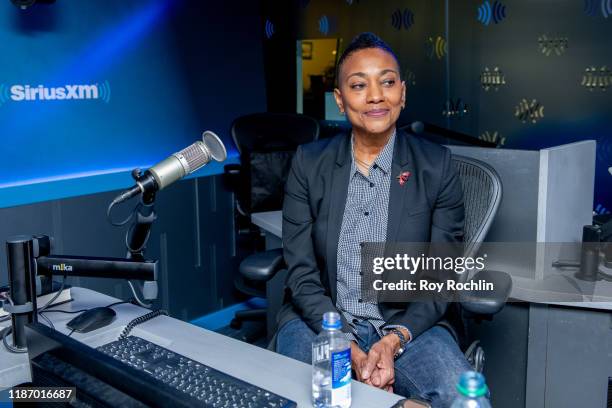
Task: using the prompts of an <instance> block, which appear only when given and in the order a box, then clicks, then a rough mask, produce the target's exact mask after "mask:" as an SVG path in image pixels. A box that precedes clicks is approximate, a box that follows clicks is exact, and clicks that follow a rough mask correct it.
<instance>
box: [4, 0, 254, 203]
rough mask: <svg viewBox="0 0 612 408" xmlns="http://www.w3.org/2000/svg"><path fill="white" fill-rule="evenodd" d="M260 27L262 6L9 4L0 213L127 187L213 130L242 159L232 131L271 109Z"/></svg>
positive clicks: (175, 0) (123, 0)
mask: <svg viewBox="0 0 612 408" xmlns="http://www.w3.org/2000/svg"><path fill="white" fill-rule="evenodd" d="M260 26H261V21H260V17H259V9H258V4H257V2H245V3H243V4H241V6H240V8H238V7H235V6H232V5H230V4H226V3H225V2H195V1H179V0H105V1H79V2H72V1H58V2H57V3H56V4H54V5H50V6H46V5H40V6H36V7H32V8H30V9H28V10H25V11H21V10H18V9H17V8H16V7H14V6H13V5H12V4H10V2H2V3H1V4H0V41H1V43H2V44H3V52H2V53H1V55H0V136H1V138H2V144H1V147H0V153H1V157H2V160H1V161H0V207H7V206H13V205H18V204H23V203H28V202H36V201H42V200H48V199H55V198H61V197H68V196H74V195H81V194H88V193H94V192H99V191H105V190H110V189H116V188H122V187H127V186H129V185H130V184H131V183H130V179H129V176H128V174H129V173H128V172H129V170H131V169H133V168H135V167H141V168H147V167H149V166H151V165H152V164H154V163H156V162H157V161H159V160H161V159H163V158H165V157H167V156H168V155H169V154H171V153H173V152H175V151H178V150H180V149H182V148H184V147H186V146H187V145H189V144H191V143H193V142H194V141H195V140H197V139H198V138H200V137H201V134H202V131H204V130H212V131H214V132H216V133H218V134H219V135H220V136H221V137H222V138H223V139H224V140H225V141H226V145H228V147H229V149H228V150H229V153H230V156H236V152H235V150H234V149H233V147H230V146H229V144H230V142H229V127H230V124H231V121H232V120H233V119H234V118H235V117H237V116H239V115H242V114H245V113H251V112H255V111H263V110H265V90H264V77H263V61H262V45H261V30H260ZM245 67H248V69H245ZM41 85H42V87H43V88H46V89H43V90H42V93H43V95H44V97H43V98H44V99H43V98H41V96H40V94H41V91H40V90H39V86H41ZM74 85H85V86H87V88H84V87H81V88H74ZM28 86H29V87H30V89H31V90H32V89H34V90H35V92H36V94H33V95H32V94H31V93H30V94H28V95H26V92H25V89H26V87H28ZM70 88H73V89H74V91H70ZM62 95H69V96H66V97H65V98H63V99H58V97H61V96H62ZM53 97H55V99H52V98H53ZM16 99H17V100H16ZM19 99H21V100H19ZM27 99H31V100H27ZM41 99H42V100H41ZM220 169H221V166H207V167H206V168H204V169H203V171H201V172H200V173H198V175H203V174H211V173H217V172H218V171H219V170H220Z"/></svg>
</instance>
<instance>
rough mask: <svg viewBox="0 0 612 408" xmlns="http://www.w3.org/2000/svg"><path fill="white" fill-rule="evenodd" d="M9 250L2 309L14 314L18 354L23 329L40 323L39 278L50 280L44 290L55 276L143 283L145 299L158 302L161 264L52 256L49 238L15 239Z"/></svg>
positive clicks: (156, 262)
mask: <svg viewBox="0 0 612 408" xmlns="http://www.w3.org/2000/svg"><path fill="white" fill-rule="evenodd" d="M6 247H7V258H8V273H9V285H10V299H9V302H8V303H5V304H4V305H3V308H4V309H5V310H6V311H8V312H9V313H11V319H12V332H13V346H14V347H15V349H16V350H17V351H16V352H23V350H24V348H25V344H26V343H25V335H24V325H25V324H26V323H31V322H33V321H36V320H37V315H38V305H37V304H36V296H37V292H38V290H37V287H36V286H37V284H36V281H37V278H38V277H41V278H42V277H47V279H45V283H42V285H41V286H42V288H41V289H43V290H45V289H47V290H49V289H50V287H51V285H52V282H51V281H52V280H51V279H50V278H51V276H52V275H60V276H64V277H66V276H81V277H96V278H114V279H127V280H128V281H129V280H131V279H133V280H142V281H144V283H145V286H144V288H143V296H144V297H145V299H149V300H150V299H155V298H157V279H158V275H159V262H158V261H140V260H135V259H124V258H110V257H108V258H107V257H89V256H71V255H50V252H51V240H50V238H49V237H48V236H46V235H37V236H25V235H22V236H17V237H13V238H11V239H10V240H8V241H7V242H6ZM42 281H43V279H41V282H42ZM4 335H6V333H4Z"/></svg>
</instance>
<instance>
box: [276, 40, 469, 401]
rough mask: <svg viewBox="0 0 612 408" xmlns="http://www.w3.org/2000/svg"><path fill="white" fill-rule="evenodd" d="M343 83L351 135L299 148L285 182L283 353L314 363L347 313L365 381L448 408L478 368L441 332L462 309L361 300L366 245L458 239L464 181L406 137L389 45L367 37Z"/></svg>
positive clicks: (345, 60)
mask: <svg viewBox="0 0 612 408" xmlns="http://www.w3.org/2000/svg"><path fill="white" fill-rule="evenodd" d="M337 78H338V88H337V89H335V91H334V92H335V98H336V103H337V104H338V107H339V109H340V111H341V112H342V113H344V114H345V115H346V116H347V119H348V121H349V122H350V123H351V125H352V132H351V134H346V135H339V136H337V137H335V138H332V139H328V140H322V141H319V142H316V143H312V144H309V145H305V146H301V147H300V148H299V149H298V151H297V152H296V156H295V158H294V161H293V165H292V169H291V172H290V174H289V177H288V180H287V185H286V193H285V201H284V205H283V245H284V256H285V261H286V263H287V266H288V277H287V283H286V286H287V291H286V293H287V296H286V302H285V304H284V305H283V308H282V309H281V311H280V312H279V327H280V330H279V333H278V340H277V350H278V351H279V352H280V353H282V354H285V355H287V356H290V357H293V358H296V359H298V360H301V361H304V362H306V363H310V361H311V343H312V340H313V338H314V337H315V336H316V333H318V332H319V331H320V330H321V319H322V315H323V313H324V312H327V311H331V310H338V311H339V312H340V314H341V316H342V317H343V323H344V325H343V331H344V332H345V333H346V336H347V337H348V338H349V339H350V340H351V359H352V367H353V370H354V371H355V373H356V375H357V379H358V380H359V381H363V382H365V383H367V384H370V385H373V386H376V387H379V388H383V389H386V390H388V391H394V392H396V393H399V394H402V395H406V396H410V397H420V398H423V399H426V400H428V401H430V402H431V404H432V406H434V407H446V406H448V405H450V403H451V401H452V400H453V398H454V395H455V391H454V387H455V384H456V382H457V379H458V377H459V375H460V373H461V372H463V371H467V370H469V369H470V366H469V365H468V363H467V361H466V360H465V358H464V356H463V354H462V353H461V351H460V350H459V347H458V346H457V343H456V342H455V340H454V338H453V337H452V336H451V334H450V333H449V331H448V330H447V329H446V328H445V327H443V325H444V324H447V318H448V317H449V314H452V313H450V312H452V311H453V310H455V307H454V306H453V305H449V304H447V303H444V302H437V301H431V302H419V303H409V304H400V305H398V304H383V303H381V304H376V303H373V302H369V301H366V300H364V299H362V298H361V296H360V285H361V275H360V273H361V271H360V245H361V243H363V242H383V241H387V242H395V241H396V242H429V241H431V242H460V241H461V240H462V236H463V218H464V209H463V198H462V190H461V185H460V182H459V179H458V176H457V174H456V172H455V171H454V169H453V167H452V165H451V160H450V152H449V151H448V149H446V148H443V147H441V146H439V145H436V144H433V143H430V142H427V141H425V140H422V139H420V138H418V137H417V136H412V135H411V136H409V135H408V134H406V133H405V132H403V131H398V130H397V128H396V122H397V119H398V118H399V115H400V112H401V110H402V109H403V108H404V106H405V103H406V85H405V83H404V82H403V81H401V79H400V72H399V64H398V61H397V58H396V57H395V54H394V53H393V51H392V50H391V49H390V48H389V46H388V45H386V44H385V43H384V42H383V41H382V40H380V39H379V38H378V37H376V36H375V35H374V34H371V33H363V34H361V35H359V36H358V37H356V38H355V39H354V40H353V41H352V42H351V44H350V45H349V46H348V47H347V48H346V50H345V51H344V53H343V54H342V56H341V57H340V60H339V62H338V75H337Z"/></svg>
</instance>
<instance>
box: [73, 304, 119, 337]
mask: <svg viewBox="0 0 612 408" xmlns="http://www.w3.org/2000/svg"><path fill="white" fill-rule="evenodd" d="M116 316H117V314H116V313H115V311H114V310H113V309H111V308H110V307H95V308H93V309H90V310H87V311H85V312H83V313H81V314H80V315H78V316H77V317H75V318H74V319H72V320H71V321H69V322H68V323H66V327H68V328H69V329H71V330H74V331H76V332H79V333H87V332H90V331H92V330H96V329H99V328H100V327H104V326H108V325H109V324H111V323H112V321H113V320H115V317H116Z"/></svg>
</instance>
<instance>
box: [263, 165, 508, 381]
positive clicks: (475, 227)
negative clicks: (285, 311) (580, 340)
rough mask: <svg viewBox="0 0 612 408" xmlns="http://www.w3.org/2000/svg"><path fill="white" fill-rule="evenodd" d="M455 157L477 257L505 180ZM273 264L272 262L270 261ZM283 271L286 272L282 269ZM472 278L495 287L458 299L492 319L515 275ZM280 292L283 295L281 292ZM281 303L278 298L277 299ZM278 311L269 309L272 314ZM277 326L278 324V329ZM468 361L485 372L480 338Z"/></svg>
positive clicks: (474, 313) (467, 310) (469, 247)
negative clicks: (490, 290)
mask: <svg viewBox="0 0 612 408" xmlns="http://www.w3.org/2000/svg"><path fill="white" fill-rule="evenodd" d="M452 161H453V164H454V166H455V167H456V169H457V172H458V174H459V177H460V180H461V185H462V188H463V195H464V207H465V224H464V243H465V247H464V256H465V257H474V256H475V255H476V254H477V252H478V250H479V248H480V246H481V244H482V243H483V241H484V239H485V237H486V235H487V233H488V231H489V229H490V227H491V225H492V223H493V220H494V218H495V214H496V213H497V209H498V208H499V205H500V202H501V199H502V184H501V178H500V176H499V174H497V172H496V171H495V170H494V169H493V168H492V167H491V166H489V165H488V164H486V163H484V162H482V161H480V160H476V159H472V158H468V157H464V156H459V155H453V156H452ZM276 251H277V252H276V253H275V254H276V256H277V257H278V258H277V262H276V263H275V265H276V267H277V268H278V269H277V270H271V271H269V273H271V275H272V276H274V274H276V273H277V272H279V271H280V270H281V269H283V268H284V265H283V263H282V251H281V250H280V249H279V250H276ZM268 264H271V263H268ZM280 273H286V271H285V270H283V271H282V272H280ZM468 279H472V280H474V281H476V282H478V281H479V280H480V279H484V280H486V281H487V282H493V284H494V288H495V290H494V291H493V292H492V293H489V294H487V295H484V294H483V293H481V292H473V293H472V292H467V291H466V292H462V293H461V297H460V298H459V299H458V300H459V302H460V304H461V309H462V312H463V315H464V317H466V318H475V319H490V318H491V316H493V315H494V314H496V313H498V312H499V311H500V310H501V309H502V308H503V306H504V304H505V303H506V300H507V299H508V296H509V295H510V291H511V289H512V279H511V278H510V276H509V275H508V274H506V273H504V272H499V271H490V270H482V271H480V272H478V273H476V274H475V275H474V276H473V277H470V276H469V274H468V273H464V274H463V275H461V276H460V279H459V280H460V281H461V282H466V281H467V280H468ZM278 296H281V294H279V295H278ZM276 303H278V302H276ZM271 315H274V316H275V315H276V313H275V311H272V310H271V311H269V316H271ZM445 327H446V328H447V329H449V331H450V332H451V335H453V337H454V338H455V340H456V341H457V342H458V343H459V340H460V339H459V336H458V334H457V333H456V332H455V330H454V329H453V328H452V327H449V326H445ZM276 329H277V328H275V330H276ZM274 343H275V336H274V337H273V338H272V341H271V342H270V345H269V347H268V348H269V349H271V350H274V349H275V344H274ZM464 353H465V356H466V358H467V360H468V362H469V363H470V364H471V365H472V367H474V369H475V370H477V371H479V372H482V370H483V367H484V360H485V354H484V350H483V348H482V346H481V345H480V342H479V341H478V340H476V341H474V342H472V343H471V344H470V345H469V346H468V347H466V348H464Z"/></svg>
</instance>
